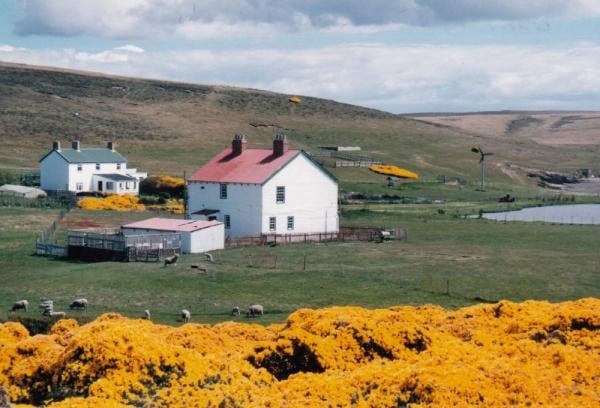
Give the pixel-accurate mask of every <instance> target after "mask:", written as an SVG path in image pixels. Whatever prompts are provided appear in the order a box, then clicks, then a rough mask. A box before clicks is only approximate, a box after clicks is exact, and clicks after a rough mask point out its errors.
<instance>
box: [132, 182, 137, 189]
mask: <svg viewBox="0 0 600 408" xmlns="http://www.w3.org/2000/svg"><path fill="white" fill-rule="evenodd" d="M136 188H137V182H136V181H134V182H133V189H134V190H135V189H136Z"/></svg>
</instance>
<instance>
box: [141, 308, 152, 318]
mask: <svg viewBox="0 0 600 408" xmlns="http://www.w3.org/2000/svg"><path fill="white" fill-rule="evenodd" d="M142 319H146V320H150V310H148V309H145V310H144V315H143V316H142Z"/></svg>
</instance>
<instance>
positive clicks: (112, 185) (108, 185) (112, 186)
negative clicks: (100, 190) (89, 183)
mask: <svg viewBox="0 0 600 408" xmlns="http://www.w3.org/2000/svg"><path fill="white" fill-rule="evenodd" d="M106 189H107V190H114V189H115V183H113V182H112V181H107V182H106Z"/></svg>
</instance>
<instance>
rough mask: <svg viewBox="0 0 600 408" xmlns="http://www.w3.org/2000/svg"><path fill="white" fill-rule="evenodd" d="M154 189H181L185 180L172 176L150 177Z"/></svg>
mask: <svg viewBox="0 0 600 408" xmlns="http://www.w3.org/2000/svg"><path fill="white" fill-rule="evenodd" d="M150 178H151V179H152V181H154V183H156V187H157V188H158V189H159V190H160V189H161V188H164V187H167V188H183V187H184V186H185V180H184V179H183V178H181V177H173V176H164V175H163V176H151V177H150Z"/></svg>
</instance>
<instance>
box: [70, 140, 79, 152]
mask: <svg viewBox="0 0 600 408" xmlns="http://www.w3.org/2000/svg"><path fill="white" fill-rule="evenodd" d="M71 147H72V148H73V150H77V151H80V150H81V142H80V141H79V140H73V141H72V142H71Z"/></svg>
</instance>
